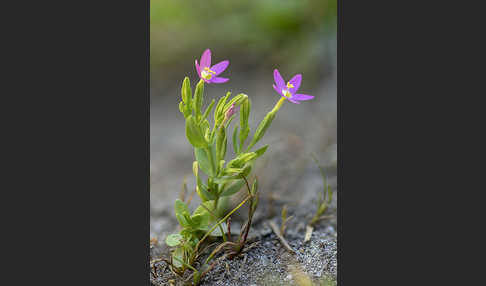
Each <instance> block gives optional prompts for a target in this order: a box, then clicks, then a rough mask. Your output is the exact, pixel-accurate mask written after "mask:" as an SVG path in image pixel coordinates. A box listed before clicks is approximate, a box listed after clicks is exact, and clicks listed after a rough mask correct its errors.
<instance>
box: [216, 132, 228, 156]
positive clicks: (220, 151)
mask: <svg viewBox="0 0 486 286" xmlns="http://www.w3.org/2000/svg"><path fill="white" fill-rule="evenodd" d="M226 142H227V141H226V131H225V129H224V128H222V127H220V128H218V133H217V135H216V159H217V160H218V161H219V160H222V159H224V156H225V155H226Z"/></svg>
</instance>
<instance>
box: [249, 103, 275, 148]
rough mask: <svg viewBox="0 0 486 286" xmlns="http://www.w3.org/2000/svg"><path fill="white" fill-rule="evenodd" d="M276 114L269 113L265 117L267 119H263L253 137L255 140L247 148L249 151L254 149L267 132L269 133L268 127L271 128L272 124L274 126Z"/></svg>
mask: <svg viewBox="0 0 486 286" xmlns="http://www.w3.org/2000/svg"><path fill="white" fill-rule="evenodd" d="M275 114H276V113H273V112H269V113H268V114H267V115H266V116H265V118H263V120H262V122H260V125H258V127H257V130H256V131H255V134H254V135H253V139H252V140H251V142H250V144H249V145H248V147H247V150H250V148H251V147H253V146H254V145H255V144H256V143H257V142H258V141H259V140H260V139H261V138H262V137H263V135H265V132H266V131H267V129H268V127H270V124H272V121H273V119H274V118H275Z"/></svg>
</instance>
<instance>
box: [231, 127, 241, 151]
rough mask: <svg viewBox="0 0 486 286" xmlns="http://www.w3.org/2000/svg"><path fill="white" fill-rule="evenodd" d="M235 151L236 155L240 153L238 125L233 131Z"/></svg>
mask: <svg viewBox="0 0 486 286" xmlns="http://www.w3.org/2000/svg"><path fill="white" fill-rule="evenodd" d="M233 150H234V151H235V154H238V153H240V148H239V145H238V125H237V126H235V129H234V130H233Z"/></svg>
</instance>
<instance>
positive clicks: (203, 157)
mask: <svg viewBox="0 0 486 286" xmlns="http://www.w3.org/2000/svg"><path fill="white" fill-rule="evenodd" d="M194 156H195V157H196V160H197V162H198V165H199V167H200V168H201V170H202V171H203V172H204V173H206V175H208V176H211V177H214V175H215V173H214V169H213V166H212V165H211V162H210V161H209V157H208V152H207V148H194Z"/></svg>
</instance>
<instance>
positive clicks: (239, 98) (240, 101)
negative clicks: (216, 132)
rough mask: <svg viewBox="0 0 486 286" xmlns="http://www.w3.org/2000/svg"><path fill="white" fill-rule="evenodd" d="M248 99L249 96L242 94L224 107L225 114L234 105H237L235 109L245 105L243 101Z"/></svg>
mask: <svg viewBox="0 0 486 286" xmlns="http://www.w3.org/2000/svg"><path fill="white" fill-rule="evenodd" d="M247 98H248V95H246V94H244V93H240V94H238V95H237V96H235V97H233V98H232V99H231V100H230V101H229V102H228V103H226V104H225V105H224V108H223V113H226V111H228V109H229V108H230V107H231V105H233V103H234V104H235V107H237V106H238V105H240V104H241V103H243V101H245V100H246V99H247Z"/></svg>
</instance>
